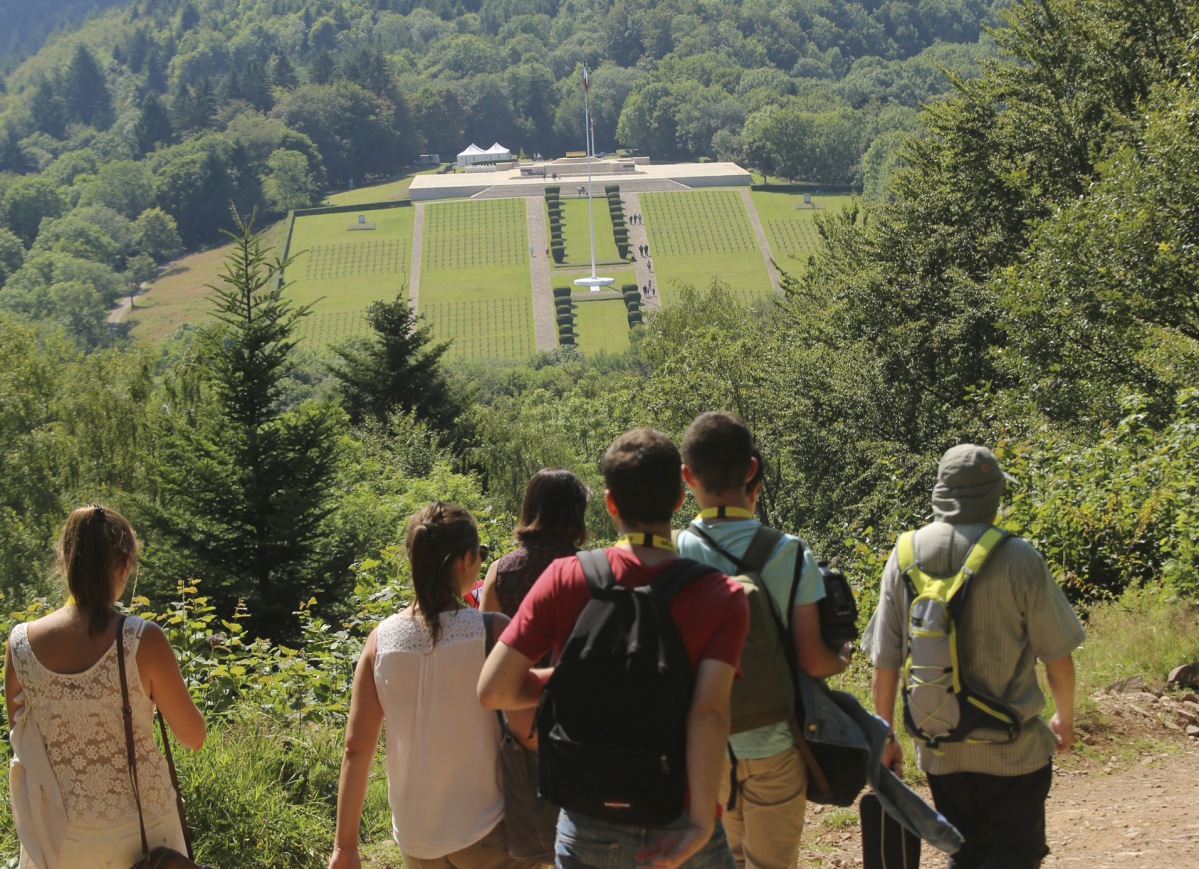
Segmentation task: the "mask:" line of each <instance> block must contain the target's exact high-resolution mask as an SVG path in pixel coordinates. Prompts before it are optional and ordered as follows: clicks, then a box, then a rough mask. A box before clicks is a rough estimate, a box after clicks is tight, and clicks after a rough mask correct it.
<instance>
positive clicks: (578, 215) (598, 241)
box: [546, 196, 620, 267]
mask: <svg viewBox="0 0 1199 869" xmlns="http://www.w3.org/2000/svg"><path fill="white" fill-rule="evenodd" d="M591 214H592V216H593V217H594V219H595V261H596V262H597V263H607V262H619V261H620V257H619V255H618V254H617V252H616V240H615V239H614V238H613V237H612V215H611V213H610V212H609V211H608V200H607V198H606V197H604V196H598V197H595V198H593V199H592V201H591ZM546 226H547V227H548V226H549V216H548V212H547V216H546ZM590 233H591V228H590V226H589V221H588V220H587V200H586V199H563V200H562V236H563V240H564V241H565V242H566V257H565V260H564V262H563V266H568V265H569V266H572V267H574V266H590V265H591V236H590Z"/></svg>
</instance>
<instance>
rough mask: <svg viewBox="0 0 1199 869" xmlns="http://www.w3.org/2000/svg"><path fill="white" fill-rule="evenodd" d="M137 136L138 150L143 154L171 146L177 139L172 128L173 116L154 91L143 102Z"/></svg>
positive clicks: (138, 120) (136, 131)
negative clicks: (165, 145)
mask: <svg viewBox="0 0 1199 869" xmlns="http://www.w3.org/2000/svg"><path fill="white" fill-rule="evenodd" d="M135 134H136V135H137V147H138V150H140V151H141V153H143V154H148V153H149V152H150V151H153V150H154V148H155V147H156V146H158V145H159V144H162V143H167V144H169V143H170V142H171V141H172V140H173V139H174V138H175V131H174V129H173V128H172V127H171V116H170V115H169V114H168V113H167V109H166V106H164V105H163V104H162V98H161V97H159V96H158V94H156V93H154V91H150V93H148V94H146V98H145V99H144V100H142V110H141V115H140V116H139V117H138V119H137V127H136V129H135Z"/></svg>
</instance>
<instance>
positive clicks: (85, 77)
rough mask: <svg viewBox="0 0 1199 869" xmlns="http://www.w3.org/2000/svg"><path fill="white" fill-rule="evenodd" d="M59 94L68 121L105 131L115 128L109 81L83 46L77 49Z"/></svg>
mask: <svg viewBox="0 0 1199 869" xmlns="http://www.w3.org/2000/svg"><path fill="white" fill-rule="evenodd" d="M60 93H61V94H62V98H63V101H64V103H65V106H66V113H67V119H68V120H71V121H81V122H82V123H84V124H87V125H88V126H92V127H95V128H96V129H98V130H106V129H108V128H109V127H110V126H111V125H112V119H113V114H112V94H110V93H109V92H108V79H107V77H106V76H105V75H104V70H103V69H101V68H100V64H98V63H97V62H96V59H95V58H94V57H92V54H91V52H90V51H88V50H87V49H86V48H85V47H83V46H82V45H79V46H76V48H75V54H74V55H72V57H71V62H70V64H68V66H67V73H66V76H65V77H64V79H63V83H62V88H61V89H60Z"/></svg>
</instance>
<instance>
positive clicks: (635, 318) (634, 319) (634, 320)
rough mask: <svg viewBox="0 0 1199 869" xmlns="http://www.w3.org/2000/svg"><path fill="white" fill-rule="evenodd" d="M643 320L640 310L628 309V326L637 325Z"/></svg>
mask: <svg viewBox="0 0 1199 869" xmlns="http://www.w3.org/2000/svg"><path fill="white" fill-rule="evenodd" d="M643 322H645V321H644V320H643V319H642V317H641V312H640V311H629V327H630V328H632V327H633V326H639V325H641V324H642V323H643Z"/></svg>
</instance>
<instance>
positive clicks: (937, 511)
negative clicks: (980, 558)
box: [933, 444, 1007, 525]
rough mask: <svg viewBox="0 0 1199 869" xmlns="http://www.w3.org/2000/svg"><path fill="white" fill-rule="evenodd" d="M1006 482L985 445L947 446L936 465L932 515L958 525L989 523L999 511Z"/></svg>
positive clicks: (993, 456) (996, 460)
mask: <svg viewBox="0 0 1199 869" xmlns="http://www.w3.org/2000/svg"><path fill="white" fill-rule="evenodd" d="M1006 481H1007V475H1006V474H1004V472H1003V468H1002V467H1000V465H999V459H997V458H996V457H995V454H994V453H993V452H991V451H990V450H989V449H987V448H986V447H980V446H978V445H976V444H959V445H958V446H956V447H951V448H950V449H949V450H947V451H946V452H945V455H943V456H941V462H940V464H938V465H937V483H936V485H935V486H933V517H934V518H936V519H937V520H939V521H941V522H952V523H956V524H960V525H969V524H974V523H981V522H990V521H991V519H992V517H993V516H994V515H995V514H996V513H997V512H998V511H999V501H1000V499H1001V498H1002V497H1003V490H1004V486H1005V483H1006Z"/></svg>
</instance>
